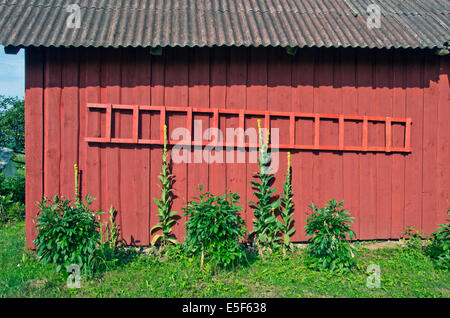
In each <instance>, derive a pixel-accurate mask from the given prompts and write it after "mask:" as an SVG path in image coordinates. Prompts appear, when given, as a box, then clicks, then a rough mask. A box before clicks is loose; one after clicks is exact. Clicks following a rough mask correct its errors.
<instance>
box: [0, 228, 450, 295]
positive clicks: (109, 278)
mask: <svg viewBox="0 0 450 318" xmlns="http://www.w3.org/2000/svg"><path fill="white" fill-rule="evenodd" d="M24 238H25V225H24V223H23V222H22V223H19V224H16V225H8V226H5V227H2V228H0V297H450V289H449V288H450V287H449V286H450V274H449V272H448V271H443V270H437V269H435V268H434V267H433V264H432V262H431V261H430V260H429V259H428V258H427V257H426V256H423V255H422V254H421V253H418V252H410V251H407V250H405V249H402V248H400V247H395V248H383V249H377V250H369V249H367V248H364V247H360V248H359V256H358V260H357V262H358V264H359V266H358V268H357V269H356V270H354V271H353V272H351V273H344V274H333V273H330V272H317V271H314V270H311V269H308V268H307V267H306V266H305V265H304V262H303V259H304V250H300V249H299V250H298V251H296V252H295V253H293V254H291V255H289V257H287V258H283V257H282V256H275V255H273V256H272V257H269V258H268V259H266V261H265V262H263V261H261V260H258V259H253V260H252V262H251V265H250V266H245V267H241V268H239V269H237V270H235V271H219V272H217V273H213V272H212V271H211V270H210V269H209V268H208V267H207V268H206V269H204V270H203V271H200V270H199V259H192V258H187V257H180V258H177V259H166V260H162V261H161V260H158V259H157V258H156V257H154V256H147V255H137V256H136V257H134V258H129V259H128V260H127V261H124V262H122V264H119V265H116V266H115V267H114V268H113V269H111V270H110V271H108V272H105V273H103V274H100V275H98V276H97V277H96V278H95V279H92V280H89V281H82V283H81V288H80V289H68V288H67V287H66V284H65V280H64V279H63V278H62V276H61V275H60V274H57V273H56V267H55V266H53V265H47V266H44V265H42V264H40V263H38V262H37V261H36V259H35V257H34V254H33V252H30V251H27V250H25V248H24V246H25V239H24ZM372 263H375V264H378V265H379V266H380V268H381V288H380V289H369V288H367V287H366V280H367V277H368V274H367V273H366V272H365V269H366V268H367V266H368V265H369V264H372Z"/></svg>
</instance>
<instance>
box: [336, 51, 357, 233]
mask: <svg viewBox="0 0 450 318" xmlns="http://www.w3.org/2000/svg"><path fill="white" fill-rule="evenodd" d="M339 72H341V75H340V76H341V79H342V85H341V91H342V92H341V94H342V113H344V114H357V113H358V112H359V109H358V93H357V88H356V51H355V50H346V49H342V50H341V56H340V68H339ZM361 126H362V122H346V123H345V126H344V144H347V145H358V146H360V144H361ZM344 149H345V147H344ZM359 157H360V155H359V154H358V153H347V152H344V153H343V154H342V170H343V171H342V175H343V181H342V182H343V194H344V206H345V208H346V209H348V210H350V213H351V215H352V216H353V217H355V220H354V223H353V226H352V229H353V230H354V231H355V233H356V236H357V238H359V234H360V231H359V224H360V217H359V210H360V204H359V197H360V193H359V191H360V186H359V182H360V180H359V173H360V168H359Z"/></svg>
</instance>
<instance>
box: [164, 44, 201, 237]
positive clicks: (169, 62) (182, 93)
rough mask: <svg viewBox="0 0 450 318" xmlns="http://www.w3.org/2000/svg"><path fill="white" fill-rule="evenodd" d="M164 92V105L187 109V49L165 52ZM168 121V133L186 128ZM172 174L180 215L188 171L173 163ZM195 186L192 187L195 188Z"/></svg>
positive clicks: (178, 121) (179, 119) (182, 121)
mask: <svg viewBox="0 0 450 318" xmlns="http://www.w3.org/2000/svg"><path fill="white" fill-rule="evenodd" d="M165 54H166V64H165V91H164V99H165V100H164V104H165V105H177V106H178V107H188V102H189V101H188V88H189V87H188V85H189V70H188V59H189V50H188V49H187V48H181V49H172V50H167V51H165ZM168 120H169V125H168V126H169V131H171V128H174V127H184V128H187V127H186V119H183V118H182V117H181V116H180V115H178V116H175V115H173V116H172V115H171V116H169V118H168ZM172 174H173V175H174V176H175V182H174V185H173V190H174V191H173V194H174V196H176V198H175V200H174V201H173V206H172V208H173V210H174V211H178V212H179V213H182V207H183V206H184V205H185V203H186V202H187V200H189V197H188V184H187V182H188V171H187V164H186V163H173V165H172ZM196 186H197V185H195V186H194V187H196ZM183 227H184V219H181V220H180V221H179V222H177V224H176V226H175V227H174V233H175V234H176V236H177V238H178V239H179V240H182V239H183V237H184V229H183Z"/></svg>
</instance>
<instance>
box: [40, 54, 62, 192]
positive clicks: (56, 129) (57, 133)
mask: <svg viewBox="0 0 450 318" xmlns="http://www.w3.org/2000/svg"><path fill="white" fill-rule="evenodd" d="M47 52H48V53H47V54H46V63H45V92H44V172H45V173H44V195H45V196H47V197H49V198H51V197H53V196H54V195H55V194H60V184H59V176H60V163H61V126H60V125H61V123H60V119H61V108H60V105H61V49H57V48H51V49H48V51H47Z"/></svg>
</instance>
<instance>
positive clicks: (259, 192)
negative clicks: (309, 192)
mask: <svg viewBox="0 0 450 318" xmlns="http://www.w3.org/2000/svg"><path fill="white" fill-rule="evenodd" d="M258 136H259V144H260V145H261V147H260V150H259V157H258V172H257V173H256V175H255V177H256V178H257V179H259V182H258V181H250V184H251V185H252V186H253V190H254V192H253V193H254V194H255V196H256V197H257V198H258V200H257V201H256V202H253V201H249V203H250V204H251V205H252V207H253V214H254V215H255V219H253V231H252V233H251V235H252V236H253V239H254V242H255V243H256V246H257V248H258V253H259V255H260V257H261V258H263V254H262V247H264V246H265V247H268V248H269V249H270V248H271V247H273V246H274V245H275V244H276V243H277V242H276V241H277V233H278V231H279V228H278V225H279V224H278V223H277V219H276V216H275V213H274V211H275V209H277V208H278V207H279V206H280V201H273V198H272V195H273V194H274V193H275V191H277V188H272V186H271V185H272V183H273V179H274V176H273V174H271V173H270V168H269V167H268V165H269V163H270V159H271V158H270V153H269V152H268V144H269V133H268V132H267V136H266V142H264V139H263V136H262V129H261V123H260V120H258Z"/></svg>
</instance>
